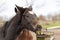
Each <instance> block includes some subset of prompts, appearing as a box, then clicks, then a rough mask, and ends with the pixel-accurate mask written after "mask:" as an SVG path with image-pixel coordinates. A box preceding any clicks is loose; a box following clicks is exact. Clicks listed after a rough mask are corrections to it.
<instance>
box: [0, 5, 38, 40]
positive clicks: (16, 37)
mask: <svg viewBox="0 0 60 40" xmlns="http://www.w3.org/2000/svg"><path fill="white" fill-rule="evenodd" d="M29 11H32V8H31V7H29V8H23V7H19V6H17V5H16V7H15V12H16V15H15V16H14V17H13V18H12V19H11V20H10V21H9V22H7V24H5V26H4V27H3V31H2V35H1V34H0V40H36V34H35V33H34V30H35V27H36V26H37V23H38V21H37V17H36V15H35V14H30V13H29ZM32 34H33V35H32ZM1 36H2V37H1Z"/></svg>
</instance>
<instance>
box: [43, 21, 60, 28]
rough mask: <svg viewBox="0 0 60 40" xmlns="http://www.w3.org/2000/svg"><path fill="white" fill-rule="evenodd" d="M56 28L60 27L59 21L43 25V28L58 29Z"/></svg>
mask: <svg viewBox="0 0 60 40" xmlns="http://www.w3.org/2000/svg"><path fill="white" fill-rule="evenodd" d="M56 26H60V22H59V21H56V22H49V24H43V25H42V27H43V28H50V27H56Z"/></svg>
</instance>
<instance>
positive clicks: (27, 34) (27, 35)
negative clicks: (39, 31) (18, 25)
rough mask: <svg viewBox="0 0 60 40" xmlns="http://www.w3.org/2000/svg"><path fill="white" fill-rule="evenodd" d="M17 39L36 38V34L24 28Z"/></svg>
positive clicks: (31, 39) (32, 39) (27, 39)
mask: <svg viewBox="0 0 60 40" xmlns="http://www.w3.org/2000/svg"><path fill="white" fill-rule="evenodd" d="M16 40H36V34H35V33H34V32H32V31H30V30H27V29H24V30H23V31H22V32H21V33H20V34H19V35H18V36H17V38H16Z"/></svg>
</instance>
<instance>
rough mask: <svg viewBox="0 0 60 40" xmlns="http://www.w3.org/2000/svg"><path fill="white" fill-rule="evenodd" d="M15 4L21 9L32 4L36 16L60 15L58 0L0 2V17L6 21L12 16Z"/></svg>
mask: <svg viewBox="0 0 60 40" xmlns="http://www.w3.org/2000/svg"><path fill="white" fill-rule="evenodd" d="M26 1H27V3H26ZM15 4H17V5H18V6H22V7H28V6H29V5H30V4H33V11H34V12H35V13H36V15H37V16H39V15H41V14H42V15H45V16H46V15H48V14H56V13H60V0H32V2H31V0H0V16H2V17H4V18H8V19H9V18H11V17H12V16H14V15H15V12H14V7H15Z"/></svg>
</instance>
